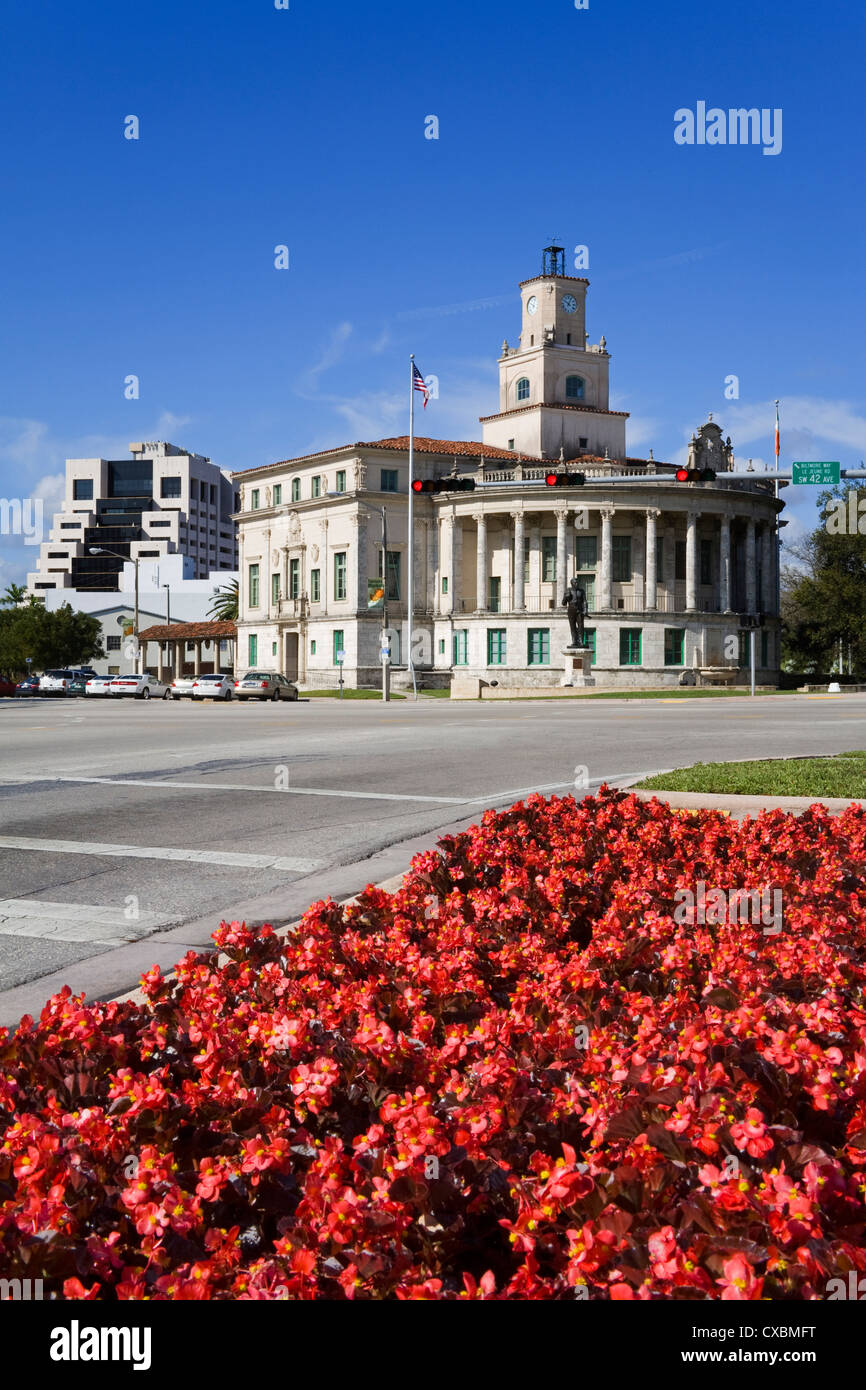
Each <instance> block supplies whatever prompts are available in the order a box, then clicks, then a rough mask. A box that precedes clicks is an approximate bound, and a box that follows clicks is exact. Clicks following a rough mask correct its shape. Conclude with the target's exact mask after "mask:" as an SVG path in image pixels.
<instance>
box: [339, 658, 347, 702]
mask: <svg viewBox="0 0 866 1390" xmlns="http://www.w3.org/2000/svg"><path fill="white" fill-rule="evenodd" d="M345 660H346V653H345V652H344V651H342V650H340V651H338V652H337V665H338V666H339V668H340V699H341V700H342V698H343V662H344V661H345Z"/></svg>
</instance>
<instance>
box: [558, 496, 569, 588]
mask: <svg viewBox="0 0 866 1390" xmlns="http://www.w3.org/2000/svg"><path fill="white" fill-rule="evenodd" d="M555 516H556V587H557V590H558V592H557V595H556V606H557V608H559V600H560V599H561V598H562V595H563V594H564V593H565V590H566V587H567V585H568V581H569V579H570V578H571V575H570V574H569V573H568V508H567V507H557V509H556V512H555Z"/></svg>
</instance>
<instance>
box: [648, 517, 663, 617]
mask: <svg viewBox="0 0 866 1390" xmlns="http://www.w3.org/2000/svg"><path fill="white" fill-rule="evenodd" d="M660 516H661V511H660V510H659V508H658V507H647V513H646V590H645V593H644V608H646V609H648V611H649V612H652V611H653V610H654V609H655V606H656V603H657V602H658V588H657V585H658V574H657V572H656V522H657V520H658V518H659V517H660Z"/></svg>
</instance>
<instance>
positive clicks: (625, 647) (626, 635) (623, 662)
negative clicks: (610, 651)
mask: <svg viewBox="0 0 866 1390" xmlns="http://www.w3.org/2000/svg"><path fill="white" fill-rule="evenodd" d="M640 639H641V630H640V628H639V627H623V628H620V631H619V664H620V666H640V661H641V651H640V649H641V640H640Z"/></svg>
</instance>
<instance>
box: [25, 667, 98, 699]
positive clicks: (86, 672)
mask: <svg viewBox="0 0 866 1390" xmlns="http://www.w3.org/2000/svg"><path fill="white" fill-rule="evenodd" d="M95 675H96V672H95V671H94V669H93V667H92V666H64V667H62V668H55V669H54V670H52V671H46V672H45V675H44V676H40V678H39V689H40V692H41V691H43V690H45V691H48V693H49V694H51V693H54V694H63V693H65V692H66V691H67V690H69V689H70V687H71V686H72V685H73V684H74V683H77V684H79V685H80V684H82V683H83V682H84V681H87V680H89V679H90V677H91V676H95Z"/></svg>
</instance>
